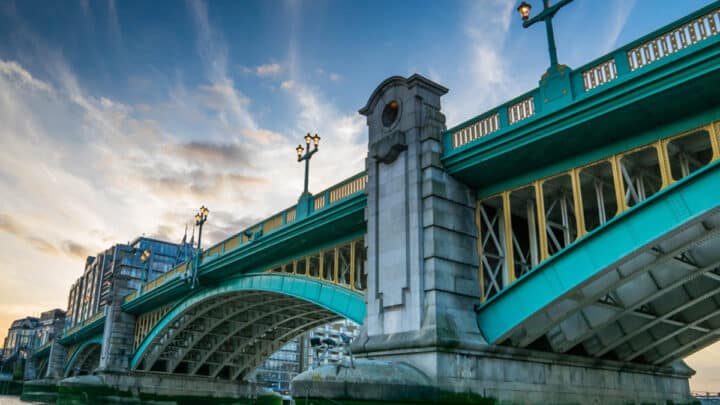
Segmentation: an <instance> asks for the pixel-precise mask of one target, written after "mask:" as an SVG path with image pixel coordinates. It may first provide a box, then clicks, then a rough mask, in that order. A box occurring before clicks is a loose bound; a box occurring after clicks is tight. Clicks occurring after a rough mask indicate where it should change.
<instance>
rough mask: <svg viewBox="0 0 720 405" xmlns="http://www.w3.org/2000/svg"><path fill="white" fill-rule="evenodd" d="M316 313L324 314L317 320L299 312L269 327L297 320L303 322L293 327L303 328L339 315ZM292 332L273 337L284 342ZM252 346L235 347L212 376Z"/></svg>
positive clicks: (274, 327) (275, 327)
mask: <svg viewBox="0 0 720 405" xmlns="http://www.w3.org/2000/svg"><path fill="white" fill-rule="evenodd" d="M323 312H325V313H323ZM315 313H317V314H321V315H322V316H321V317H320V318H319V319H317V320H316V319H315V318H314V317H311V315H312V313H302V314H298V315H295V316H292V317H283V318H279V320H278V321H276V322H275V323H274V324H272V325H271V327H270V328H269V329H273V330H274V329H277V328H280V327H282V326H283V325H284V324H286V323H291V324H292V322H293V321H296V320H299V321H301V323H300V325H298V326H294V327H293V328H297V327H301V328H302V325H308V324H311V323H313V322H316V321H318V320H322V321H324V322H325V320H326V319H329V320H332V319H336V318H337V317H338V316H337V315H335V314H332V313H330V312H327V311H324V310H321V311H316V312H315ZM307 317H309V319H305V318H307ZM327 322H329V321H327ZM293 330H295V329H293ZM291 334H292V331H291V332H289V333H286V334H284V335H282V337H280V338H277V339H273V340H276V341H278V342H282V341H283V340H284V339H283V338H285V337H288V336H290V337H292V336H294V335H292V336H291ZM288 340H289V338H288ZM247 343H251V342H247ZM252 346H254V345H253V344H243V345H240V346H239V347H237V348H235V350H234V351H233V353H231V354H230V356H228V357H226V358H225V361H224V362H223V364H222V365H221V366H219V367H217V368H216V369H215V370H214V371H213V372H211V373H210V376H211V377H217V375H218V374H219V373H220V371H222V368H223V367H224V366H226V365H229V364H230V363H231V361H232V360H233V359H234V358H235V357H236V356H238V355H239V354H240V353H243V352H244V351H246V350H249V349H251V348H252Z"/></svg>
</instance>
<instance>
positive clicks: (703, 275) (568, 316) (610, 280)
mask: <svg viewBox="0 0 720 405" xmlns="http://www.w3.org/2000/svg"><path fill="white" fill-rule="evenodd" d="M648 226H651V225H648ZM719 235H720V211H719V210H717V209H715V210H713V211H710V212H708V213H706V214H705V215H702V216H701V217H699V218H696V219H695V220H694V221H692V222H691V223H688V224H686V225H684V226H682V227H680V228H678V229H675V230H674V231H672V232H669V233H668V234H666V235H665V236H663V237H661V238H659V239H657V240H655V241H654V242H652V243H650V244H647V245H646V246H644V247H642V248H641V249H639V250H638V251H637V254H634V255H633V256H632V257H629V258H626V259H624V260H622V261H621V262H620V263H618V264H616V265H614V266H611V267H610V268H607V269H605V271H602V272H600V273H599V274H598V276H597V277H595V278H593V279H592V280H591V281H589V282H588V283H586V284H584V285H582V286H581V287H580V288H576V289H574V290H573V291H572V292H571V293H569V294H566V295H565V296H563V297H562V298H561V299H558V300H556V301H554V302H553V303H552V304H551V305H549V306H547V307H545V308H544V309H543V310H541V311H539V312H537V313H536V314H535V315H533V316H532V317H530V318H529V319H528V320H527V321H526V322H523V323H522V325H521V326H520V327H519V328H517V329H516V330H515V331H513V332H512V333H511V334H509V335H508V336H506V339H505V341H506V342H507V343H509V344H511V345H513V346H521V347H531V348H539V349H550V350H552V351H553V352H560V353H566V352H569V353H572V354H580V355H586V356H592V357H596V358H608V359H616V360H621V361H635V362H641V363H648V364H654V365H664V364H667V363H669V362H671V361H674V360H676V359H680V358H683V357H685V356H687V355H688V354H690V353H692V352H695V351H697V350H700V349H702V348H703V347H705V346H707V345H709V344H711V343H713V342H716V341H718V340H720V237H719ZM578 253H580V252H578Z"/></svg>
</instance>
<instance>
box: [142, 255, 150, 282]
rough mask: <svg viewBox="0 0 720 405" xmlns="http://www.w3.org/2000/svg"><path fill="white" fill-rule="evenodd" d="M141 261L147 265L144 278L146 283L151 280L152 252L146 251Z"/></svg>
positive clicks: (143, 280)
mask: <svg viewBox="0 0 720 405" xmlns="http://www.w3.org/2000/svg"><path fill="white" fill-rule="evenodd" d="M140 261H141V262H143V263H144V264H145V273H144V274H143V277H142V282H143V283H144V282H146V281H148V280H149V279H150V251H149V250H147V249H145V250H144V251H143V252H142V255H141V256H140Z"/></svg>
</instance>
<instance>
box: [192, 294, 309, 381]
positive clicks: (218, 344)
mask: <svg viewBox="0 0 720 405" xmlns="http://www.w3.org/2000/svg"><path fill="white" fill-rule="evenodd" d="M293 301H297V300H296V299H294V298H288V297H286V298H280V299H275V300H270V301H269V302H266V303H262V304H257V305H252V306H251V308H256V307H258V306H261V305H266V304H270V305H278V304H280V305H279V306H278V308H276V309H274V310H272V311H270V312H263V314H264V315H261V316H258V317H254V318H252V319H249V320H248V321H247V322H244V323H243V324H241V325H239V327H236V328H234V329H231V330H230V331H229V332H228V333H227V334H226V335H224V336H223V337H221V338H220V339H218V340H217V342H216V343H215V344H214V345H213V346H212V347H211V348H210V349H208V350H207V351H206V353H205V354H204V355H203V357H202V358H201V359H200V361H199V362H198V364H197V365H196V366H195V367H194V368H193V369H192V370H191V371H190V374H196V373H197V372H198V370H199V369H200V367H202V365H203V363H204V362H206V361H207V359H208V358H209V357H210V356H211V355H212V353H214V352H215V351H216V350H218V349H219V348H220V347H221V346H222V345H224V344H225V343H226V342H227V341H228V339H230V338H231V337H233V336H235V335H236V334H237V333H239V332H240V331H241V330H242V329H243V328H245V327H246V326H247V325H251V324H253V323H255V322H258V321H259V320H260V319H262V318H264V317H265V316H266V315H273V314H276V313H278V312H283V311H287V310H288V309H287V307H285V306H283V305H282V303H286V302H287V303H291V302H293ZM308 305H311V304H307V305H305V306H308ZM178 363H179V362H178Z"/></svg>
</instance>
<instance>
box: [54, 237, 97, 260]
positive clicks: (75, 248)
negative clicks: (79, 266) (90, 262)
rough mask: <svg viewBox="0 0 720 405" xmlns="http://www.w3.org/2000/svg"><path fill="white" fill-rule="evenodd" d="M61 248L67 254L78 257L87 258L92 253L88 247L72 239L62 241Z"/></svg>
mask: <svg viewBox="0 0 720 405" xmlns="http://www.w3.org/2000/svg"><path fill="white" fill-rule="evenodd" d="M60 248H61V249H62V251H63V252H65V253H66V254H68V255H70V256H75V257H78V258H80V259H85V258H86V257H88V256H90V255H92V252H90V250H88V248H86V247H85V246H83V245H81V244H79V243H77V242H74V241H72V240H64V241H62V242H61V243H60Z"/></svg>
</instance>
